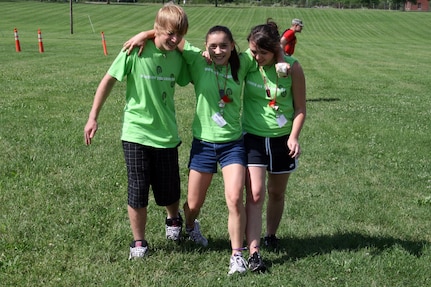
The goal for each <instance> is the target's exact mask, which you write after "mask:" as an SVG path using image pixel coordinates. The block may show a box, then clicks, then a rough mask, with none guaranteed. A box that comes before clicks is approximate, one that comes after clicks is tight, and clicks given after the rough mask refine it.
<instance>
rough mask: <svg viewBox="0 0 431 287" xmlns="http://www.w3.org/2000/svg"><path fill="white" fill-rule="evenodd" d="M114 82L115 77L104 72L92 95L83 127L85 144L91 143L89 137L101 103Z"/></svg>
mask: <svg viewBox="0 0 431 287" xmlns="http://www.w3.org/2000/svg"><path fill="white" fill-rule="evenodd" d="M116 82H117V79H116V78H114V77H112V76H111V75H109V74H106V75H105V76H104V77H103V79H102V80H101V81H100V84H99V86H98V87H97V90H96V94H95V95H94V100H93V106H92V108H91V111H90V114H89V116H88V120H87V124H86V125H85V128H84V139H85V144H86V145H89V144H91V139H92V138H93V137H94V135H95V134H96V131H97V118H98V116H99V113H100V110H101V109H102V106H103V104H104V103H105V101H106V99H107V98H108V96H109V94H110V93H111V90H112V88H113V87H114V85H115V83H116Z"/></svg>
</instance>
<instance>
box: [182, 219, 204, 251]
mask: <svg viewBox="0 0 431 287" xmlns="http://www.w3.org/2000/svg"><path fill="white" fill-rule="evenodd" d="M186 231H187V234H188V235H189V239H190V240H191V241H193V242H194V243H196V244H199V245H202V246H204V247H205V246H208V240H207V239H206V238H205V237H204V236H203V235H202V233H201V230H200V225H199V221H197V220H196V219H195V226H194V228H193V229H192V230H186Z"/></svg>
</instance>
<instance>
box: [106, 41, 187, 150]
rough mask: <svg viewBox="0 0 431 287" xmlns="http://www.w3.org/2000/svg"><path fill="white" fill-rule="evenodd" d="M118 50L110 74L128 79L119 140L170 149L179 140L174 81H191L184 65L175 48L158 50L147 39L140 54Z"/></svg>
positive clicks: (184, 83) (135, 50) (117, 77)
mask: <svg viewBox="0 0 431 287" xmlns="http://www.w3.org/2000/svg"><path fill="white" fill-rule="evenodd" d="M137 52H138V49H134V50H133V51H132V52H131V54H130V56H127V53H126V52H120V53H119V54H118V56H117V58H116V59H115V60H114V62H113V63H112V65H111V67H110V68H109V71H108V73H109V75H111V76H112V77H114V78H116V79H117V80H118V81H122V80H123V79H124V78H127V90H126V105H125V107H124V119H123V130H122V135H121V139H122V140H124V141H129V142H134V143H138V144H142V145H145V146H151V147H155V148H172V147H176V146H177V145H178V144H179V143H180V142H181V140H180V137H179V135H178V127H177V122H176V118H175V105H174V92H175V83H177V84H179V85H181V86H185V85H187V84H188V83H189V82H190V75H189V73H188V70H187V66H186V64H185V62H184V60H183V58H182V57H181V54H180V53H179V52H178V51H176V50H175V51H161V50H159V49H158V48H157V47H156V46H155V45H154V41H147V43H146V46H145V49H144V51H143V53H142V55H141V56H140V57H138V55H137Z"/></svg>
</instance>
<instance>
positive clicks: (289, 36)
mask: <svg viewBox="0 0 431 287" xmlns="http://www.w3.org/2000/svg"><path fill="white" fill-rule="evenodd" d="M282 37H283V38H285V39H286V42H287V44H286V46H284V52H285V53H286V54H288V55H293V52H294V51H295V44H296V36H295V31H293V30H292V29H287V30H286V31H285V32H284V33H283V35H282Z"/></svg>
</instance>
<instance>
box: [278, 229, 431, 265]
mask: <svg viewBox="0 0 431 287" xmlns="http://www.w3.org/2000/svg"><path fill="white" fill-rule="evenodd" d="M428 244H430V242H428V241H413V240H402V239H397V238H393V237H380V236H378V237H375V236H368V235H363V234H360V233H338V234H334V235H321V236H316V237H310V238H281V239H280V241H279V244H278V246H279V249H278V250H274V251H276V252H280V253H284V255H282V256H281V257H280V258H278V259H276V260H273V261H272V262H271V264H275V263H278V264H282V263H283V262H286V261H291V260H296V259H301V258H305V257H308V256H314V255H323V254H327V253H331V252H332V251H359V250H361V249H364V248H367V249H369V250H370V254H371V255H378V254H380V253H382V252H384V251H385V250H388V249H391V248H393V247H394V246H399V247H401V248H402V249H404V250H405V251H407V252H408V253H410V254H411V255H413V256H416V257H420V256H422V250H423V248H424V247H425V246H426V245H428Z"/></svg>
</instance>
